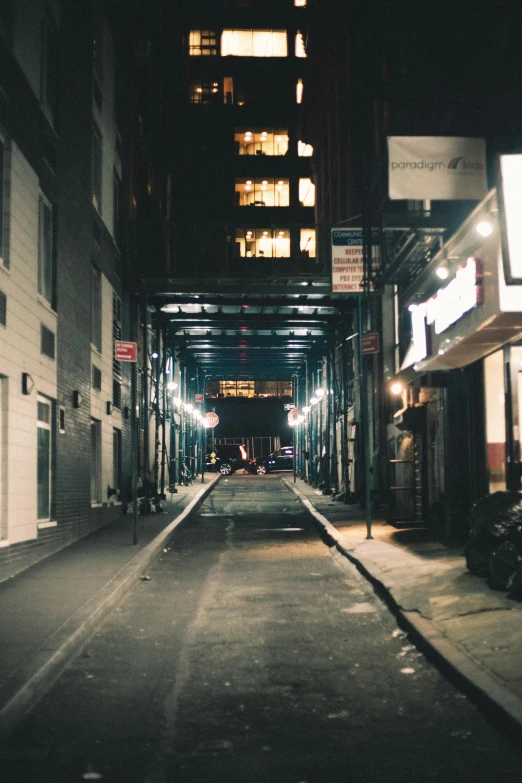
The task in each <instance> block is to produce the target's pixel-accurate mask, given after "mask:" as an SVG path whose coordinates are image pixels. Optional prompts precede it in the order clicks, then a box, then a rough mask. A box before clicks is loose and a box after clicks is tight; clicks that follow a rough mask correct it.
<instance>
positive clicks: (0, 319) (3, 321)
mask: <svg viewBox="0 0 522 783" xmlns="http://www.w3.org/2000/svg"><path fill="white" fill-rule="evenodd" d="M0 326H7V296H6V295H5V294H4V292H3V291H0Z"/></svg>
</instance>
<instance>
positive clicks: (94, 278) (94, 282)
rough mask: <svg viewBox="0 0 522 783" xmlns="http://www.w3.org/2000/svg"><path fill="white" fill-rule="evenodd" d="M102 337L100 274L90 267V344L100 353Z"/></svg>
mask: <svg viewBox="0 0 522 783" xmlns="http://www.w3.org/2000/svg"><path fill="white" fill-rule="evenodd" d="M101 335H102V289H101V274H100V271H99V270H98V269H96V267H95V266H93V267H91V343H92V344H93V345H94V347H95V348H96V349H97V350H98V351H101V343H102V340H101Z"/></svg>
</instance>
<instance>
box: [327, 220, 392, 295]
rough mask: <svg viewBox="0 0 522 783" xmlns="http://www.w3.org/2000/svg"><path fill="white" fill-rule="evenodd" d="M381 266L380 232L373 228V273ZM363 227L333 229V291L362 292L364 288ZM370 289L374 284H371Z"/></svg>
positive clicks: (371, 289)
mask: <svg viewBox="0 0 522 783" xmlns="http://www.w3.org/2000/svg"><path fill="white" fill-rule="evenodd" d="M379 268H380V247H379V244H378V233H377V231H376V230H375V229H373V230H372V274H374V273H375V272H377V271H378V270H379ZM363 276H364V267H363V231H362V228H333V229H332V293H345V294H362V293H364V288H363ZM369 290H370V291H373V286H372V285H370V288H369Z"/></svg>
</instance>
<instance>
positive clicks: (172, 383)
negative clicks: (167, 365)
mask: <svg viewBox="0 0 522 783" xmlns="http://www.w3.org/2000/svg"><path fill="white" fill-rule="evenodd" d="M177 388H178V384H177V383H176V381H169V382H168V383H167V389H168V390H169V391H174V389H177Z"/></svg>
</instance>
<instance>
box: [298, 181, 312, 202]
mask: <svg viewBox="0 0 522 783" xmlns="http://www.w3.org/2000/svg"><path fill="white" fill-rule="evenodd" d="M299 204H300V205H301V206H302V207H313V206H315V185H314V184H313V182H312V180H311V179H310V178H307V177H301V178H300V179H299Z"/></svg>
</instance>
